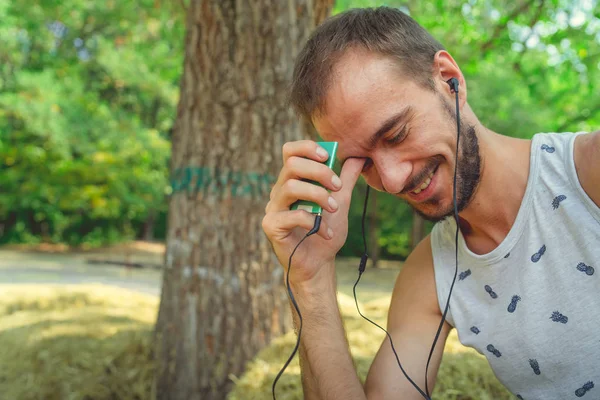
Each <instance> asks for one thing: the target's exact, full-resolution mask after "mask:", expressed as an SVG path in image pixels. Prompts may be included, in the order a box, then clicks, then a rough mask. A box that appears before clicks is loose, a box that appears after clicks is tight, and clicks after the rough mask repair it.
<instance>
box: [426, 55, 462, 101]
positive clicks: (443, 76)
mask: <svg viewBox="0 0 600 400" xmlns="http://www.w3.org/2000/svg"><path fill="white" fill-rule="evenodd" d="M432 72H433V76H432V78H433V80H434V82H436V86H437V87H438V90H439V91H440V92H441V93H445V94H446V93H447V94H449V95H451V97H452V99H454V93H453V92H452V90H451V89H450V86H449V85H448V83H447V82H448V80H450V79H451V78H456V79H457V80H458V102H459V104H460V108H462V107H463V106H464V104H465V103H466V102H467V82H466V81H465V77H464V76H463V74H462V72H461V71H460V68H459V67H458V64H456V61H454V58H452V56H451V55H450V53H448V52H447V51H446V50H439V51H438V52H437V53H435V56H434V58H433V71H432Z"/></svg>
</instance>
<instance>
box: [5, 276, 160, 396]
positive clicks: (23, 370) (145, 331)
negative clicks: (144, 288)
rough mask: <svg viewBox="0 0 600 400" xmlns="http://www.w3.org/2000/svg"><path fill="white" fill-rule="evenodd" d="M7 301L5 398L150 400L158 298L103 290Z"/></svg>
mask: <svg viewBox="0 0 600 400" xmlns="http://www.w3.org/2000/svg"><path fill="white" fill-rule="evenodd" d="M0 293H1V296H0V393H1V395H0V398H2V399H19V400H29V399H31V400H34V399H35V400H38V399H44V400H59V399H60V400H65V399H66V400H70V399H73V400H75V399H107V400H108V399H123V400H130V399H131V400H133V399H149V398H151V382H152V375H153V366H152V363H151V361H150V343H151V332H152V329H153V326H154V322H155V319H156V311H157V306H158V300H157V299H156V298H155V297H153V296H147V295H142V294H136V293H133V292H131V291H127V290H122V289H112V288H109V287H106V286H101V285H85V286H84V285H76V286H64V285H63V286H49V285H43V286H42V285H14V286H13V285H2V286H0Z"/></svg>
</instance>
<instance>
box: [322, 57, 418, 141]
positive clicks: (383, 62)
mask: <svg viewBox="0 0 600 400" xmlns="http://www.w3.org/2000/svg"><path fill="white" fill-rule="evenodd" d="M402 75H403V74H402V72H401V71H400V67H399V66H398V65H397V64H396V63H394V61H393V60H392V59H391V58H390V57H387V56H383V55H379V54H376V53H372V52H368V51H366V50H350V51H347V52H346V54H344V55H343V56H342V57H341V58H340V60H338V62H337V63H336V65H335V67H334V70H333V79H332V84H331V86H330V88H329V89H328V91H327V93H326V96H325V102H324V104H325V107H324V109H323V112H322V113H321V114H320V115H317V116H315V117H314V118H313V123H314V125H315V128H316V129H317V131H318V132H319V134H320V135H321V136H322V137H323V139H325V140H331V141H339V142H342V141H343V139H344V140H345V141H348V140H351V139H355V140H358V139H359V138H361V137H363V136H370V135H371V134H373V132H374V130H376V129H377V128H378V124H381V122H382V121H384V120H386V119H388V118H389V117H390V116H391V115H393V114H394V113H397V112H398V111H399V110H400V109H401V108H402V107H404V106H406V105H408V104H409V103H408V102H407V100H408V99H409V98H410V93H411V92H413V90H418V88H417V85H416V84H415V83H413V80H412V79H403V78H402Z"/></svg>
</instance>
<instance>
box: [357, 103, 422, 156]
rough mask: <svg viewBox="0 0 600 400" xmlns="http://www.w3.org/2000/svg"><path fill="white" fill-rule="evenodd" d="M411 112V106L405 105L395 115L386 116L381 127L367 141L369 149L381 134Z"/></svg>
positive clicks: (406, 117)
mask: <svg viewBox="0 0 600 400" xmlns="http://www.w3.org/2000/svg"><path fill="white" fill-rule="evenodd" d="M412 113H413V109H412V107H411V106H406V107H405V108H404V109H403V110H401V111H400V112H398V113H397V114H395V115H392V116H391V117H390V118H388V119H387V120H386V121H385V122H384V123H383V124H381V127H380V128H379V129H378V130H377V132H375V133H374V134H373V135H372V136H371V138H370V139H369V141H368V146H369V149H373V148H374V147H375V145H376V144H377V141H378V140H379V139H381V137H382V136H383V135H385V134H386V133H387V132H388V131H389V130H390V129H392V128H393V127H394V126H395V125H396V124H398V122H400V121H402V120H405V119H408V117H409V116H410V115H411V114H412Z"/></svg>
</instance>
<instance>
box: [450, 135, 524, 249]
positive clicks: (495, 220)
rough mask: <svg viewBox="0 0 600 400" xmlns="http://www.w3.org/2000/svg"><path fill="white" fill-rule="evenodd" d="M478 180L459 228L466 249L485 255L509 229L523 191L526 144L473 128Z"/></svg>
mask: <svg viewBox="0 0 600 400" xmlns="http://www.w3.org/2000/svg"><path fill="white" fill-rule="evenodd" d="M476 132H477V136H478V139H479V148H480V155H481V166H482V171H481V179H480V181H479V185H478V187H477V189H476V192H475V194H474V195H473V198H472V199H471V202H470V203H469V205H468V206H467V207H466V208H465V209H464V210H463V211H461V212H460V214H459V217H460V226H461V231H462V233H463V236H464V238H465V241H466V243H467V246H468V247H469V249H470V250H471V251H473V252H475V253H478V254H485V253H488V252H490V251H492V250H493V249H495V248H496V247H497V246H498V245H499V244H500V243H501V242H502V241H503V240H504V238H505V237H506V235H507V234H508V232H509V231H510V229H511V227H512V226H513V224H514V222H515V219H516V218H517V214H518V212H519V208H520V206H521V202H522V200H523V197H524V195H525V189H526V188H527V179H528V177H529V160H530V144H531V141H530V140H524V139H515V138H511V137H508V136H503V135H499V134H497V133H495V132H492V131H490V130H488V129H486V128H485V127H484V126H483V125H481V124H478V125H477V129H476Z"/></svg>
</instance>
